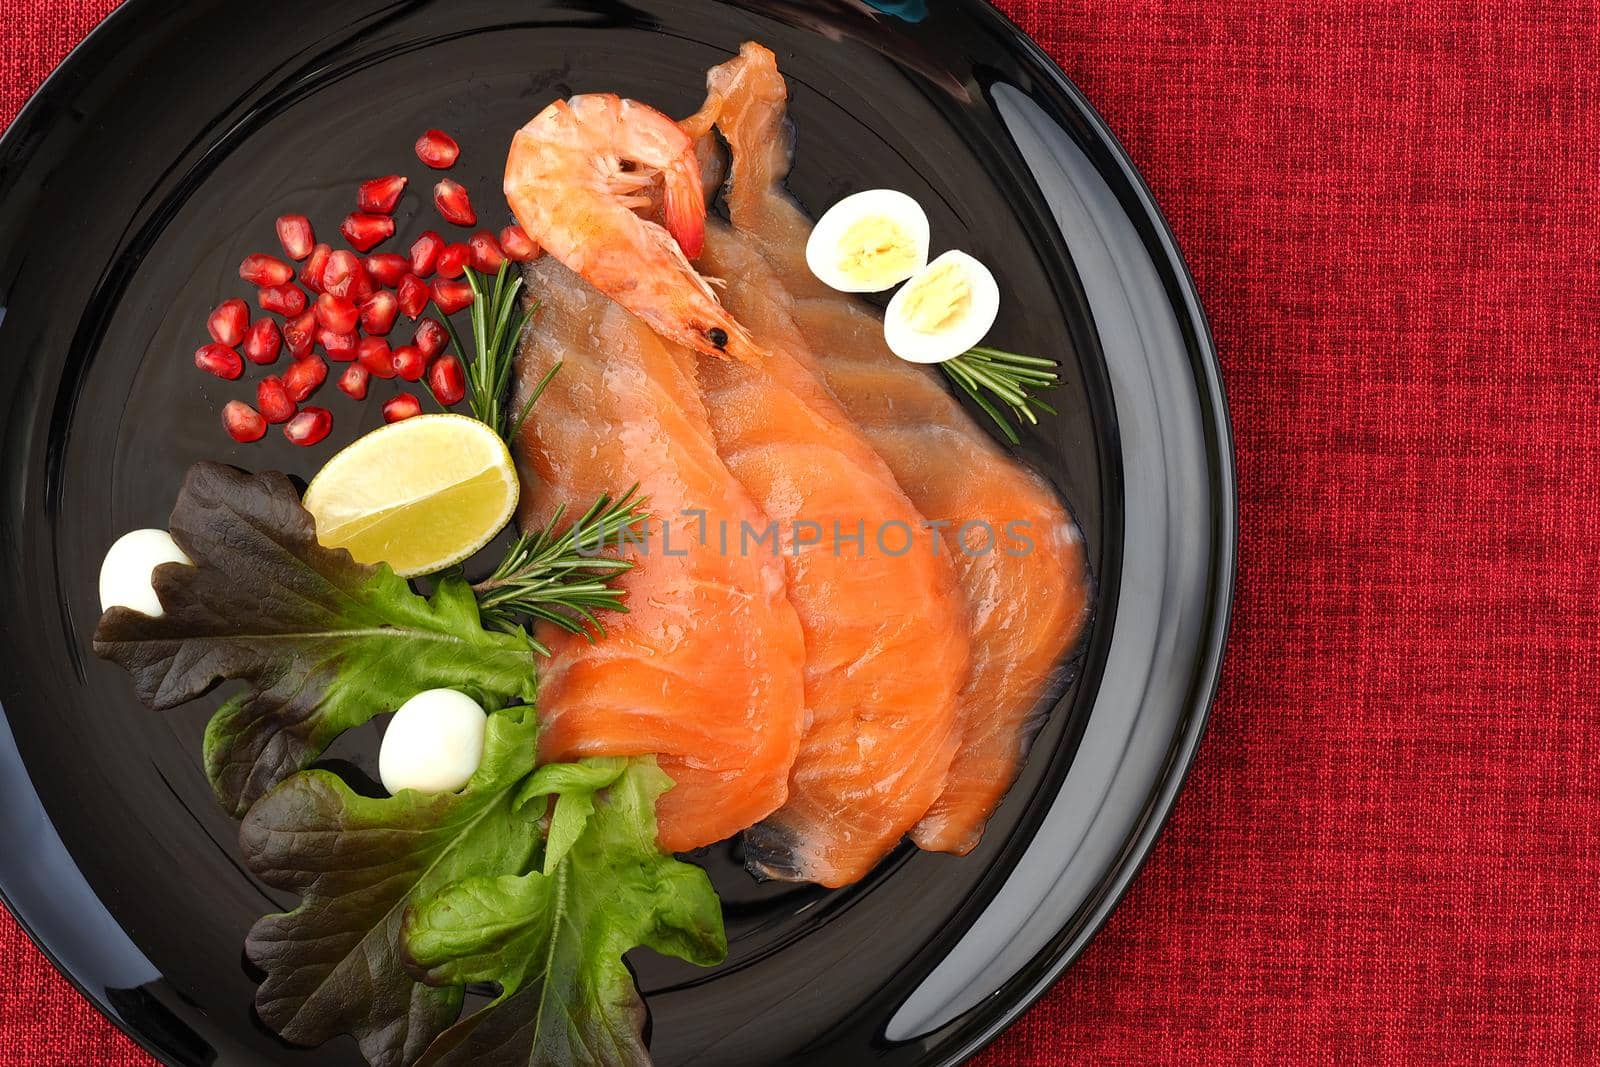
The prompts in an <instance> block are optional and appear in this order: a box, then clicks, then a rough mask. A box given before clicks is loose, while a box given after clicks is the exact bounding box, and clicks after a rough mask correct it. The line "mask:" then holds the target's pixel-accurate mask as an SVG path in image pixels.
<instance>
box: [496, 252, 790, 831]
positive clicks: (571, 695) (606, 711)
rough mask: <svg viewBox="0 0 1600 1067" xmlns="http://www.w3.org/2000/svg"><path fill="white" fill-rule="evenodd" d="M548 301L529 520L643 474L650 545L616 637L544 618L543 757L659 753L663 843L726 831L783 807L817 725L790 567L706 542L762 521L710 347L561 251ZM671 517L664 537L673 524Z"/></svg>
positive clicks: (618, 617) (527, 473) (526, 507)
mask: <svg viewBox="0 0 1600 1067" xmlns="http://www.w3.org/2000/svg"><path fill="white" fill-rule="evenodd" d="M527 278H528V283H529V289H530V292H531V294H532V295H533V296H534V297H535V298H537V299H538V300H539V302H540V305H541V310H540V313H539V315H538V317H537V319H536V321H535V322H534V323H533V325H532V326H531V327H530V328H529V330H528V333H527V336H526V338H525V339H524V341H523V344H522V348H521V351H520V353H519V354H518V360H517V368H516V373H517V378H518V382H519V388H518V394H519V399H518V400H517V409H518V410H520V407H521V403H522V401H521V399H520V397H525V396H526V395H527V393H528V390H529V389H530V388H531V387H532V385H533V384H534V383H536V382H537V381H539V379H540V378H542V377H543V376H544V375H545V373H546V372H547V371H549V369H550V368H551V367H552V366H554V365H555V364H556V363H558V362H559V363H560V364H561V370H560V371H559V372H558V373H557V374H556V376H555V377H554V379H553V380H552V381H551V382H550V385H549V387H548V388H547V389H546V390H545V392H544V394H543V395H542V396H541V397H540V399H539V401H538V404H537V407H536V408H535V409H534V412H533V414H532V416H531V417H530V418H529V419H528V420H527V422H526V423H525V424H524V426H523V429H522V432H521V434H520V435H519V437H518V438H517V441H516V448H515V451H516V454H517V456H518V459H519V462H520V465H521V467H522V474H523V479H524V483H525V487H524V492H523V497H522V508H521V512H520V514H519V520H520V522H521V523H522V525H523V526H524V527H525V528H531V527H537V526H541V525H542V524H544V523H545V522H547V521H549V520H550V518H551V516H552V515H553V514H554V512H555V510H556V508H557V507H559V506H562V505H565V506H566V514H567V516H568V518H569V519H570V518H571V517H572V516H574V515H579V514H582V513H583V511H584V509H586V508H587V507H588V506H589V505H590V504H592V503H593V502H594V500H595V499H596V498H597V497H599V496H600V495H602V494H615V493H617V492H620V491H621V490H624V489H626V488H627V487H628V486H630V485H633V484H635V483H637V484H638V485H639V486H640V491H641V493H642V494H643V495H644V497H646V498H647V500H648V506H649V510H650V512H651V514H652V519H653V522H652V527H651V530H650V540H649V542H648V547H647V548H645V549H641V548H639V547H633V548H631V549H630V550H629V551H630V554H631V555H632V556H633V557H634V558H635V559H636V562H637V565H636V566H635V567H634V568H633V569H632V570H631V571H629V572H628V573H627V574H626V575H624V576H623V577H622V579H621V580H620V582H619V585H620V586H621V588H622V589H623V590H624V591H625V592H626V594H627V601H626V603H627V607H628V611H627V613H626V614H617V613H607V614H606V615H605V617H604V618H603V619H602V621H603V622H604V624H605V627H606V635H605V637H604V638H603V639H600V640H598V641H595V642H593V643H591V642H589V641H588V640H586V639H585V638H583V637H577V636H574V635H572V634H569V633H566V632H565V631H562V630H560V629H559V628H556V627H552V626H548V625H547V626H545V627H542V628H541V629H540V630H539V633H538V636H539V639H540V640H542V641H544V642H545V643H546V644H547V645H548V646H549V647H550V649H551V650H552V653H553V654H552V656H551V659H550V660H549V662H548V664H547V665H546V666H545V667H544V670H543V678H542V682H541V686H540V694H539V712H540V716H541V718H542V719H543V722H544V732H543V733H542V734H541V736H540V739H539V754H540V758H541V759H544V760H567V759H576V758H579V757H583V756H630V755H644V754H648V753H655V754H657V756H658V757H659V759H660V763H661V766H662V768H663V769H664V770H665V771H666V772H667V773H668V774H669V775H671V776H672V778H673V780H674V781H675V782H676V783H677V784H676V786H675V787H674V788H673V789H671V790H670V791H668V792H667V793H666V794H665V795H664V796H663V797H662V798H661V800H660V802H659V805H658V808H657V816H658V819H659V836H660V841H661V844H662V846H663V847H664V848H666V849H668V850H670V851H681V850H684V849H690V848H695V847H698V846H700V845H706V844H710V843H711V842H713V841H720V840H722V839H724V838H727V837H732V836H733V835H734V834H736V833H738V832H739V831H740V830H743V829H744V828H745V827H747V826H750V825H751V824H753V823H755V822H757V821H758V820H760V819H762V818H763V817H765V816H767V815H768V814H769V813H771V812H772V811H774V810H775V809H777V808H778V807H779V806H780V805H781V804H783V802H784V801H785V799H786V798H787V796H788V793H789V787H788V779H789V772H790V768H791V766H792V765H793V763H794V761H795V755H796V753H797V752H798V750H799V743H800V734H801V730H802V728H803V726H804V720H805V704H804V680H803V674H802V666H803V663H804V658H805V651H804V643H803V638H802V635H801V631H800V624H799V621H798V619H797V617H796V615H795V610H794V608H793V607H792V606H791V605H790V603H789V600H788V597H787V596H786V593H785V584H784V570H783V563H782V562H781V561H780V560H778V559H776V558H774V557H773V556H771V555H770V554H762V553H749V554H742V553H737V552H733V553H725V552H722V551H720V550H719V548H718V546H717V545H716V544H714V543H710V542H708V541H707V540H705V539H702V538H701V537H700V536H699V533H700V531H701V530H702V529H703V528H704V527H703V526H702V523H704V524H706V525H707V526H709V527H710V528H711V529H716V528H717V525H718V524H729V525H731V527H732V528H733V529H735V530H738V529H740V528H741V525H748V526H749V527H751V528H754V529H762V528H764V527H765V526H766V524H767V521H768V520H767V518H766V516H765V515H763V514H762V512H761V510H760V508H759V507H757V505H756V504H755V502H754V501H753V500H752V499H751V497H750V495H749V494H748V493H747V492H746V491H745V490H744V489H743V488H742V487H741V486H740V484H739V482H738V481H737V480H736V479H735V478H734V477H733V475H732V474H731V473H730V472H729V470H728V468H727V466H726V465H725V464H724V463H723V462H722V460H721V459H720V458H719V457H718V455H717V450H716V442H715V440H714V438H713V437H712V435H711V431H710V427H709V426H708V424H707V421H706V413H705V408H704V405H703V403H702V401H701V399H700V391H699V387H698V384H697V382H696V373H697V371H698V363H699V361H700V359H701V357H699V356H696V355H695V354H694V353H692V352H690V351H689V350H688V349H685V348H682V347H679V346H676V345H669V344H667V343H666V342H664V341H663V340H661V339H660V338H659V337H658V336H656V334H654V333H653V332H651V330H650V329H649V328H648V327H646V326H645V325H644V323H643V322H642V321H641V320H640V319H638V318H635V317H634V316H632V315H630V314H628V313H627V312H626V311H624V310H623V309H622V307H621V306H619V305H618V304H616V303H613V302H612V301H611V300H610V299H608V298H607V297H604V296H602V295H600V294H599V293H597V292H595V291H594V290H593V289H592V288H590V286H589V285H588V284H586V283H585V282H584V281H582V280H581V279H580V278H578V277H577V276H576V275H574V274H573V273H572V272H571V271H569V270H567V268H565V267H563V266H562V265H561V264H560V263H558V262H556V261H555V260H553V259H551V258H549V257H546V258H544V259H541V260H539V261H537V262H536V263H534V264H532V265H531V266H530V267H529V268H528V269H527ZM663 523H665V524H666V527H667V529H666V533H665V537H663V533H662V524H663Z"/></svg>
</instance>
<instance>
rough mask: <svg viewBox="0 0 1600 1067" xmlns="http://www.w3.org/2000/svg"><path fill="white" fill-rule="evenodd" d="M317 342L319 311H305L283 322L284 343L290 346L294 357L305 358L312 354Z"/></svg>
mask: <svg viewBox="0 0 1600 1067" xmlns="http://www.w3.org/2000/svg"><path fill="white" fill-rule="evenodd" d="M316 342H317V313H316V312H315V311H307V312H303V313H302V314H300V315H297V316H296V317H295V318H292V319H290V320H289V321H288V322H286V323H284V324H283V343H284V344H285V345H287V346H288V348H289V356H290V358H292V359H304V358H305V357H307V356H309V355H310V354H311V346H312V345H314V344H316Z"/></svg>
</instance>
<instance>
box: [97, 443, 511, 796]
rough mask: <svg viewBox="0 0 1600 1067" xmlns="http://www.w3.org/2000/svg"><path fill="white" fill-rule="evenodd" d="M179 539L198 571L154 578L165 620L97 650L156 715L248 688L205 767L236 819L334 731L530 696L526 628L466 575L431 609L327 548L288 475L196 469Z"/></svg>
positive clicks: (210, 735) (212, 739) (134, 624)
mask: <svg viewBox="0 0 1600 1067" xmlns="http://www.w3.org/2000/svg"><path fill="white" fill-rule="evenodd" d="M170 529H171V532H172V536H173V538H174V539H175V540H176V541H177V542H178V544H179V545H180V546H181V547H182V548H183V550H184V552H185V553H187V554H188V556H189V558H190V559H192V560H193V561H194V563H195V566H193V567H185V566H181V565H176V564H167V565H164V566H161V567H158V568H157V569H156V573H155V578H154V583H155V587H156V593H157V595H158V596H160V598H161V603H162V606H163V607H164V608H165V609H166V615H164V616H163V617H162V618H159V619H152V618H149V617H148V616H145V615H141V614H139V613H138V612H134V611H128V610H126V609H124V608H113V609H112V610H111V611H109V612H107V613H106V614H105V616H104V617H103V618H102V619H101V620H100V625H99V627H98V628H97V629H96V630H95V635H94V649H95V652H96V653H97V654H98V655H100V656H103V657H105V658H106V659H110V660H112V661H114V662H116V663H118V664H119V665H121V666H122V667H124V668H126V669H127V671H128V672H129V673H130V674H131V675H132V676H133V680H134V686H135V688H136V690H137V692H138V694H139V697H140V699H142V700H143V701H144V702H145V703H146V704H148V705H149V706H150V707H152V708H156V709H165V708H171V707H174V706H176V705H178V704H181V703H183V702H184V701H187V700H191V699H193V698H195V697H197V696H200V695H201V694H203V693H205V692H207V691H208V690H210V689H211V688H212V687H214V686H215V685H217V684H218V683H219V682H221V681H222V680H224V679H242V680H243V681H244V682H245V683H246V684H247V685H248V687H249V688H248V691H247V692H245V693H244V694H242V695H240V696H238V697H235V698H233V699H231V700H229V701H228V702H227V703H226V704H225V705H223V707H222V708H221V709H220V710H219V711H218V712H217V714H216V716H215V718H213V720H212V722H211V725H210V727H209V728H208V729H207V731H206V744H205V763H206V773H207V775H208V777H209V778H210V779H211V784H212V787H213V788H214V789H215V791H216V793H217V796H218V798H219V799H220V800H221V801H222V803H223V805H224V806H225V807H227V808H228V810H229V811H231V812H232V813H233V814H235V815H243V814H244V812H245V811H246V809H248V808H249V807H250V805H251V804H252V803H253V802H254V801H255V800H256V799H257V798H258V797H260V796H262V795H263V794H265V793H266V792H267V791H268V790H269V789H271V788H272V787H273V786H275V785H276V784H278V783H279V782H281V781H283V780H284V779H285V778H287V777H288V776H289V775H290V774H292V773H294V772H295V771H298V770H301V769H303V768H305V767H306V766H308V765H310V764H311V763H312V762H313V761H314V760H315V759H316V758H317V757H318V756H319V755H321V753H322V752H323V750H324V749H326V748H327V746H328V745H329V744H331V743H332V742H333V740H334V739H335V738H336V737H338V736H339V734H341V733H343V732H344V731H345V730H348V729H350V728H351V727H354V726H359V725H360V724H362V723H364V722H366V721H367V720H368V719H370V718H372V717H373V716H374V715H376V714H379V713H380V712H384V711H392V710H394V709H395V708H397V707H399V706H400V704H402V703H404V702H405V701H406V700H407V699H409V698H410V697H411V696H413V695H414V694H416V693H418V692H420V691H422V690H424V689H432V688H450V689H458V690H460V691H462V692H464V693H466V694H468V695H470V696H472V697H473V698H474V699H476V700H477V701H478V702H479V703H480V704H482V705H483V706H484V707H486V708H491V709H492V708H498V707H502V706H504V705H505V704H507V703H509V702H513V701H516V700H523V701H532V700H533V699H534V697H535V695H536V689H537V682H536V678H537V671H536V663H535V659H534V646H533V643H532V641H531V639H530V638H529V637H528V635H527V634H526V633H525V632H523V631H520V630H519V631H515V632H511V633H501V632H489V631H486V630H484V629H483V627H482V626H481V625H480V624H479V618H478V606H477V602H476V600H475V599H474V598H473V595H472V591H471V589H470V588H469V587H468V586H467V584H466V583H465V582H463V581H462V580H460V579H459V578H451V579H446V580H445V581H443V582H442V583H440V585H439V588H438V591H437V592H436V593H435V594H434V596H433V599H432V600H431V601H430V600H427V599H425V598H423V597H421V596H418V595H417V594H415V593H413V592H412V591H411V588H410V586H408V585H407V584H406V582H405V581H404V580H402V579H401V578H399V577H397V576H396V575H395V574H394V572H393V571H391V570H390V569H389V568H388V567H387V566H380V567H367V566H364V565H362V564H358V563H356V562H355V561H354V560H352V559H351V558H350V554H349V553H348V552H345V551H344V550H343V549H337V550H334V549H327V548H323V547H322V546H321V545H319V544H318V543H317V539H316V530H315V525H314V523H313V521H312V518H311V515H310V513H308V512H307V511H306V510H305V509H304V508H302V507H301V506H300V497H299V494H298V493H296V492H295V489H294V486H293V485H292V484H291V483H290V482H289V480H288V479H287V478H286V477H284V476H283V475H281V474H277V473H267V474H259V475H249V474H245V473H243V472H241V471H238V470H236V469H234V468H232V467H226V466H222V465H221V464H217V463H197V464H195V465H194V467H192V468H191V469H190V471H189V474H188V477H187V478H185V480H184V484H183V489H182V491H181V492H180V493H179V494H178V502H177V505H176V507H174V508H173V512H172V520H171V523H170Z"/></svg>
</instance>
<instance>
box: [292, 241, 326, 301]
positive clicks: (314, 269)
mask: <svg viewBox="0 0 1600 1067" xmlns="http://www.w3.org/2000/svg"><path fill="white" fill-rule="evenodd" d="M332 255H333V248H332V246H330V245H318V246H317V247H316V248H315V249H314V250H313V251H312V253H311V258H310V259H308V260H306V265H305V266H304V267H302V268H300V284H301V285H303V286H305V287H306V288H307V289H310V290H311V291H312V292H313V293H320V292H322V286H323V278H322V276H323V273H324V272H325V271H326V270H327V269H328V257H330V256H332Z"/></svg>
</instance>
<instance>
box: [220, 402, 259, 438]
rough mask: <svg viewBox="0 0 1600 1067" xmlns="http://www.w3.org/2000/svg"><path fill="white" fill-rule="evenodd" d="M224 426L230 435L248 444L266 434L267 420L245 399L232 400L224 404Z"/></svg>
mask: <svg viewBox="0 0 1600 1067" xmlns="http://www.w3.org/2000/svg"><path fill="white" fill-rule="evenodd" d="M222 428H223V429H225V430H227V431H228V436H229V437H231V438H233V439H234V440H235V441H238V442H239V443H240V444H242V445H247V444H249V443H250V442H251V441H259V440H261V439H262V438H263V437H265V436H266V433H267V420H266V419H264V418H262V417H261V412H259V411H257V410H256V409H255V408H253V407H251V406H250V405H249V404H246V403H245V402H244V401H243V400H230V401H228V402H227V403H226V404H224V405H222Z"/></svg>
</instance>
